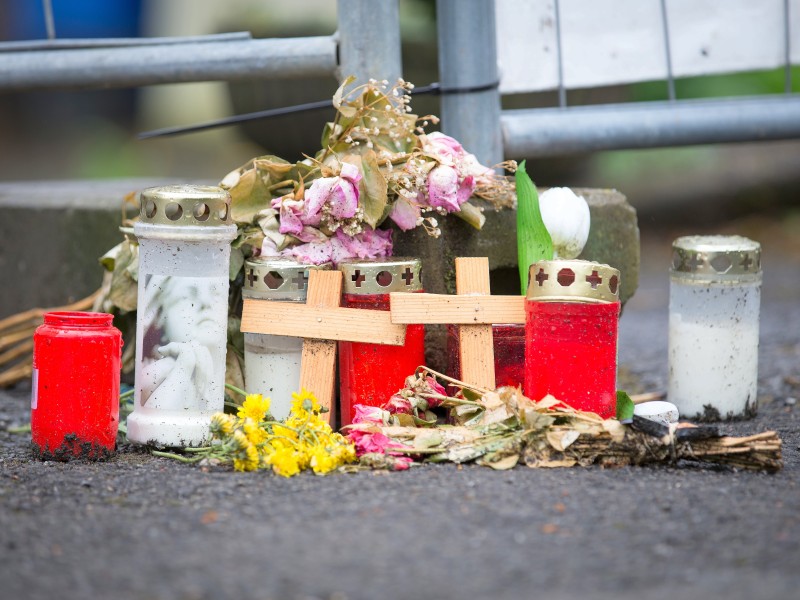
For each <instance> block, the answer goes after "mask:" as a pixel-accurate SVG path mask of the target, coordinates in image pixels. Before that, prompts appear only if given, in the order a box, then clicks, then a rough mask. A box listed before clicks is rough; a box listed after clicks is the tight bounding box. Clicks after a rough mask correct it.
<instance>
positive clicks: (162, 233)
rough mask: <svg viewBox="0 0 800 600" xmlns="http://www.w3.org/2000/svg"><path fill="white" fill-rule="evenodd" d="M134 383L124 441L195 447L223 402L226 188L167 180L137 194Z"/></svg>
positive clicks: (230, 231) (229, 236)
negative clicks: (180, 183)
mask: <svg viewBox="0 0 800 600" xmlns="http://www.w3.org/2000/svg"><path fill="white" fill-rule="evenodd" d="M134 233H135V234H136V237H137V238H138V240H139V296H138V309H137V318H136V387H135V395H134V410H133V412H132V413H131V415H130V416H129V417H128V439H129V440H131V441H134V442H140V443H153V444H157V445H163V446H200V445H204V444H206V443H207V442H208V441H209V439H210V435H209V430H208V426H209V423H210V421H211V415H212V414H214V413H215V412H220V411H222V410H223V405H224V394H225V388H224V386H225V347H226V342H227V322H228V275H229V270H230V242H231V240H233V238H234V237H235V236H236V226H235V225H233V224H231V217H230V196H229V195H228V193H227V192H226V191H224V190H222V189H221V188H218V187H211V186H188V185H176V186H168V187H160V188H150V189H147V190H144V191H143V192H142V193H141V214H140V219H139V221H137V222H136V223H135V224H134Z"/></svg>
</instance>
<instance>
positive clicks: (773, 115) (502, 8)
mask: <svg viewBox="0 0 800 600" xmlns="http://www.w3.org/2000/svg"><path fill="white" fill-rule="evenodd" d="M43 4H44V7H45V15H46V20H47V25H48V27H47V29H48V33H49V38H50V39H48V40H46V41H39V42H7V43H3V44H0V91H15V90H31V89H44V88H71V89H80V88H111V87H130V86H141V85H151V84H159V83H177V82H189V81H211V80H219V81H232V80H241V79H261V80H265V79H269V78H273V77H308V76H314V75H320V74H332V73H333V74H337V75H339V76H341V75H342V74H355V75H356V76H357V77H358V78H359V79H360V80H362V81H363V80H366V79H368V78H370V77H374V78H376V79H389V80H393V79H396V78H397V77H399V76H400V75H401V73H402V65H401V58H400V23H399V7H398V0H338V31H337V32H336V33H334V34H333V35H330V36H319V37H306V38H284V39H252V38H250V36H249V34H247V33H243V34H232V35H231V34H227V35H218V36H202V37H196V38H154V39H132V40H58V39H56V38H55V27H54V23H53V20H52V11H51V10H50V0H43ZM737 7H738V8H739V9H740V11H739V12H737V10H736V9H737ZM648 11H649V12H648ZM704 11H705V12H704ZM742 11H744V12H742ZM747 11H750V12H747ZM753 11H756V12H753ZM759 11H760V12H759ZM798 13H800V0H760V1H759V2H753V1H752V0H437V28H438V37H439V71H440V74H441V87H442V88H443V89H450V90H454V89H461V90H466V91H464V92H463V93H452V94H446V95H444V96H443V97H442V108H441V116H442V125H443V129H444V130H445V131H446V132H447V133H450V134H451V135H454V136H455V137H457V138H458V139H459V140H461V141H462V143H463V144H464V145H465V146H466V147H468V148H470V149H472V150H473V151H475V153H476V154H477V156H478V158H479V159H480V160H481V161H482V162H484V163H486V164H496V163H499V162H500V161H501V160H502V159H503V158H504V157H510V158H521V157H538V156H554V155H562V154H569V153H576V152H586V151H594V150H608V149H618V148H645V147H656V146H667V145H688V144H699V143H716V142H736V141H748V140H776V139H787V138H795V137H800V95H797V94H792V93H791V69H790V67H791V64H792V63H793V62H794V63H798V62H800V60H798V57H800V48H797V47H796V46H797V44H795V47H792V44H791V40H792V38H793V37H794V35H795V33H798V34H800V19H799V18H798V16H799V15H798ZM498 15H499V17H500V18H499V20H498ZM526 15H527V16H528V17H529V19H527V20H526V18H525V17H526ZM754 15H755V16H757V17H759V16H763V17H765V19H760V18H759V19H755V18H754ZM681 17H686V18H688V19H689V20H688V21H687V20H686V19H684V22H683V24H682V23H681ZM731 17H737V18H738V19H739V20H738V21H736V20H735V19H734V21H733V22H732V26H730V27H729V26H728V19H730V18H731ZM537 19H538V21H537ZM529 21H532V22H529ZM686 23H689V24H691V26H692V27H691V28H688V29H692V28H693V29H692V31H694V32H695V34H696V30H697V26H698V24H699V25H700V26H705V27H707V28H708V27H712V28H714V32H715V34H714V35H715V36H716V37H714V36H711V38H710V39H713V40H716V39H717V38H719V39H720V40H722V42H720V43H717V42H716V41H714V43H711V44H710V45H709V48H701V51H700V55H701V56H702V55H703V53H705V57H704V58H703V59H702V60H700V59H699V58H698V56H697V55H696V54H697V53H694V54H692V53H688V54H687V53H685V52H683V50H682V47H683V46H686V44H685V43H684V44H681V43H680V42H681V41H682V39H683V38H681V36H680V35H678V34H680V32H683V31H685V30H687V26H686ZM498 25H499V27H500V29H501V31H500V34H501V35H500V36H498ZM743 27H745V28H746V30H743V31H737V28H738V29H740V30H741V29H742V28H743ZM729 29H732V30H733V33H734V36H733V37H732V38H730V40H729V41H728V42H725V40H726V39H728V38H726V37H725V35H724V33H725V32H726V31H728V30H729ZM512 30H517V31H516V32H515V31H512ZM754 31H755V32H756V34H757V35H756V34H754V33H753V32H754ZM690 33H691V32H690ZM705 33H708V32H707V31H706V32H705ZM614 36H616V37H614ZM626 36H627V38H626ZM631 36H633V37H631ZM676 36H677V37H676ZM737 36H738V37H737ZM616 38H619V39H628V38H630V39H629V43H628V46H629V48H628V50H629V52H628V58H629V60H628V62H625V61H620V60H617V59H618V58H619V56H618V54H615V52H616V51H615V50H614V49H613V48H611V49H610V50H609V48H610V47H611V45H612V44H613V42H609V40H610V39H611V40H613V39H616ZM498 40H499V41H500V42H501V43H500V44H499V45H498ZM723 42H724V43H723ZM531 43H533V44H534V45H533V46H531ZM726 43H727V44H728V45H729V46H730V47H735V48H737V49H738V48H740V47H746V48H750V49H752V51H753V55H752V56H745V55H743V54H741V53H739V54H737V56H735V57H733V59H732V60H727V62H726V60H725V59H724V57H725V44H726ZM536 44H538V45H536ZM576 47H580V48H583V52H584V54H583V56H582V57H581V56H578V57H577V58H575V57H574V56H571V55H570V54H569V52H568V51H567V50H568V49H571V51H573V52H575V48H576ZM765 49H766V50H765ZM776 49H777V50H776ZM682 52H683V53H682ZM604 57H605V59H607V60H606V62H605V63H604V62H603V60H604ZM609 57H612V58H613V60H611V59H609ZM718 57H722V58H718ZM498 58H499V59H500V60H501V62H503V63H504V64H503V71H502V72H501V70H500V69H499V68H498ZM779 59H780V61H782V63H783V65H784V68H785V72H786V93H785V94H784V95H780V96H772V97H753V98H740V99H711V100H692V101H689V100H678V99H676V94H675V78H676V77H678V76H686V75H692V74H701V73H702V74H707V73H722V72H731V71H737V70H748V69H751V70H752V69H756V68H770V67H774V66H775V65H776V61H777V60H779ZM615 65H616V67H617V68H615ZM659 69H663V75H664V81H665V85H666V88H667V90H668V97H669V99H668V100H667V101H664V102H648V103H627V104H615V105H599V106H597V105H595V106H574V107H571V106H568V105H567V91H568V89H575V88H582V87H583V88H585V87H597V86H602V85H611V84H615V83H630V82H635V81H646V80H653V79H657V78H658V73H659ZM546 89H552V90H558V98H559V102H558V105H557V106H554V107H552V108H544V109H517V110H501V93H519V92H523V91H541V90H546Z"/></svg>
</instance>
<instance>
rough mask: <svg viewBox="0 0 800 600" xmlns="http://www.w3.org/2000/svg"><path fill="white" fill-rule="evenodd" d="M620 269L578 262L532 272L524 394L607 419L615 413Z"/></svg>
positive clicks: (548, 265)
mask: <svg viewBox="0 0 800 600" xmlns="http://www.w3.org/2000/svg"><path fill="white" fill-rule="evenodd" d="M618 294H619V271H617V270H616V269H614V268H612V267H609V266H608V265H602V264H599V263H592V262H587V261H580V260H569V261H567V260H564V261H542V262H539V263H535V264H534V265H532V266H531V269H530V283H529V285H528V294H527V300H526V302H525V316H526V322H525V384H524V388H523V389H524V392H525V395H526V396H528V397H529V398H531V399H533V400H536V401H538V400H541V399H542V398H544V397H545V396H547V395H548V394H550V395H552V396H554V397H555V398H556V399H558V400H561V401H562V402H564V403H566V404H569V405H570V406H572V407H573V408H576V409H578V410H583V411H589V412H594V413H597V414H599V415H600V416H601V417H603V418H605V419H607V418H610V417H613V416H614V415H615V413H616V385H617V331H618V323H619V311H620V303H619V295H618Z"/></svg>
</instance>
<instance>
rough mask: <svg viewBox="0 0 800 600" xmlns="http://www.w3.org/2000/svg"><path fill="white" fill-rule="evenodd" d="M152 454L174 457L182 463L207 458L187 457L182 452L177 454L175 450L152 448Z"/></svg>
mask: <svg viewBox="0 0 800 600" xmlns="http://www.w3.org/2000/svg"><path fill="white" fill-rule="evenodd" d="M150 454H152V455H153V456H161V457H163V458H172V459H174V460H177V461H178V462H182V463H196V462H198V461H201V460H203V458H205V457H204V456H195V457H192V458H187V457H186V456H181V455H180V454H175V453H174V452H162V451H160V450H151V451H150Z"/></svg>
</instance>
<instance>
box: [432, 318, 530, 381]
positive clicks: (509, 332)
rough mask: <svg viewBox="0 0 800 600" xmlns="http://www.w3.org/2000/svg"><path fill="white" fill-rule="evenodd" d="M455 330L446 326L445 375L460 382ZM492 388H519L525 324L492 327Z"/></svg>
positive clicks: (456, 331) (453, 326) (523, 375)
mask: <svg viewBox="0 0 800 600" xmlns="http://www.w3.org/2000/svg"><path fill="white" fill-rule="evenodd" d="M458 332H459V329H458V326H457V325H448V326H447V374H448V375H450V377H454V378H456V379H461V354H460V352H459V335H458ZM492 346H493V348H494V382H495V387H498V388H499V387H503V386H505V385H510V386H513V387H516V386H518V385H522V382H523V381H524V378H525V324H524V323H505V324H501V325H492Z"/></svg>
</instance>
